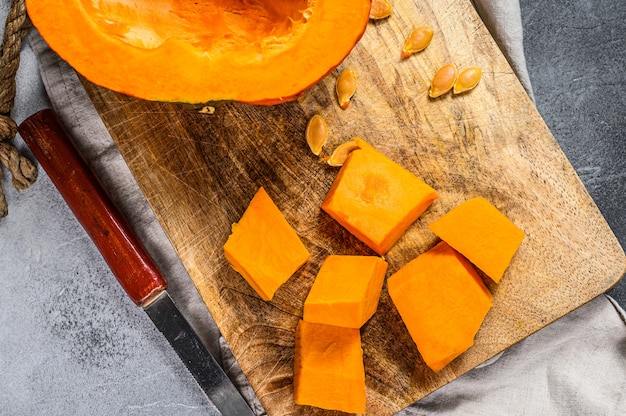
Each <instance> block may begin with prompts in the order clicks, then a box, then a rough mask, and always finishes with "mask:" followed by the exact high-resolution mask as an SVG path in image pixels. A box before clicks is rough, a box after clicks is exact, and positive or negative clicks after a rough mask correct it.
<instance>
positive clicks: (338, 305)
mask: <svg viewBox="0 0 626 416" xmlns="http://www.w3.org/2000/svg"><path fill="white" fill-rule="evenodd" d="M386 271H387V262H386V261H385V260H383V259H382V258H380V257H375V256H339V255H331V256H328V257H327V258H326V259H325V260H324V262H323V263H322V266H321V267H320V270H319V272H318V274H317V276H316V278H315V282H313V286H312V287H311V290H310V292H309V295H308V296H307V298H306V300H305V302H304V316H303V318H304V320H305V321H309V322H317V323H322V324H327V325H336V326H345V327H349V328H360V327H361V326H363V324H364V323H365V322H367V320H368V319H370V318H371V317H372V315H373V314H374V312H376V309H377V308H378V300H379V297H380V291H381V289H382V287H383V281H384V279H385V272H386Z"/></svg>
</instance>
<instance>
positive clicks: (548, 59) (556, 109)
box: [520, 0, 626, 307]
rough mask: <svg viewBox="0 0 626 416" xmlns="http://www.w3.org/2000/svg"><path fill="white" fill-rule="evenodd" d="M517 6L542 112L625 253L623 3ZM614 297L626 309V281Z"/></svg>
mask: <svg viewBox="0 0 626 416" xmlns="http://www.w3.org/2000/svg"><path fill="white" fill-rule="evenodd" d="M520 6H521V9H522V24H523V27H524V49H525V53H526V65H527V67H528V72H529V75H530V79H531V82H532V85H533V91H534V94H535V101H536V104H537V108H538V110H539V112H540V113H541V115H542V117H543V118H544V120H545V121H546V124H547V125H548V127H549V128H550V130H551V131H552V134H553V135H554V137H555V138H556V140H557V142H558V143H559V145H560V146H561V148H562V149H563V152H564V153H565V154H566V155H567V157H568V159H569V160H570V162H571V163H572V165H573V166H574V169H575V170H576V172H577V173H578V175H579V176H580V178H581V180H582V182H583V183H584V184H585V187H586V188H587V190H588V191H589V193H590V195H591V196H592V198H593V199H594V201H595V202H596V204H597V205H598V208H599V209H600V211H601V212H602V214H603V215H604V216H605V218H606V220H607V222H608V223H609V225H610V226H611V228H612V230H613V232H614V233H615V235H616V237H617V239H618V240H619V242H620V244H621V245H622V247H626V1H624V0H575V1H567V0H544V1H535V0H520ZM609 294H610V295H611V296H613V297H614V298H615V299H616V300H617V301H618V302H619V303H620V305H621V306H622V307H626V279H622V280H621V281H620V282H619V283H618V284H617V286H616V287H615V288H613V289H612V290H611V291H610V292H609Z"/></svg>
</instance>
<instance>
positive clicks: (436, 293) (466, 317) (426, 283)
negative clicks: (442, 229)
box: [387, 241, 493, 372]
mask: <svg viewBox="0 0 626 416" xmlns="http://www.w3.org/2000/svg"><path fill="white" fill-rule="evenodd" d="M387 287H388V290H389V295H390V296H391V300H392V301H393V303H394V305H395V306H396V308H397V310H398V312H399V313H400V316H401V317H402V321H403V322H404V324H405V325H406V327H407V329H408V330H409V333H410V334H411V338H413V341H415V344H416V345H417V349H418V351H419V352H420V354H421V356H422V358H423V359H424V362H425V363H426V365H428V367H430V368H431V369H432V370H433V371H435V372H437V371H439V370H441V369H442V368H443V367H445V366H446V365H448V363H450V362H451V361H452V360H453V359H455V358H456V357H458V356H459V355H461V354H462V353H463V352H465V351H466V350H467V349H468V348H470V347H471V346H472V345H473V344H474V337H475V335H476V333H477V332H478V329H479V328H480V326H481V325H482V322H483V320H484V319H485V316H486V315H487V312H488V311H489V309H490V308H491V304H492V301H493V296H492V295H491V293H490V292H489V289H487V287H486V286H485V284H484V283H483V281H482V280H481V278H480V276H479V275H478V273H477V272H476V269H474V267H473V266H472V265H471V263H470V262H468V261H467V259H465V258H464V257H463V256H462V255H461V254H459V253H458V252H457V251H456V250H454V249H453V248H452V247H450V246H449V245H448V244H446V243H445V242H443V241H442V242H440V243H439V244H437V245H436V246H435V247H433V248H431V249H430V250H428V251H426V252H425V253H423V254H421V255H420V256H418V257H417V258H415V259H413V260H411V261H410V262H409V263H407V264H406V265H405V266H404V267H402V268H401V269H400V270H398V271H397V272H396V273H394V274H393V275H392V276H391V277H389V279H388V280H387Z"/></svg>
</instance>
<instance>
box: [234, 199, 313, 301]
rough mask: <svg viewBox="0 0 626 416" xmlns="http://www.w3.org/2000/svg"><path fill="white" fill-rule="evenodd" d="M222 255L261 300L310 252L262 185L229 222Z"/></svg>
mask: <svg viewBox="0 0 626 416" xmlns="http://www.w3.org/2000/svg"><path fill="white" fill-rule="evenodd" d="M224 255H225V256H226V259H227V260H228V262H229V263H230V264H231V266H232V267H233V269H235V270H236V271H237V272H239V274H241V275H242V276H243V277H244V278H245V279H246V281H247V282H248V283H249V284H250V286H252V287H253V288H254V290H255V291H256V292H257V293H258V294H259V296H260V297H261V298H262V299H264V300H271V299H272V297H273V296H274V293H275V292H276V290H277V289H278V288H279V287H280V286H281V285H282V284H283V283H285V282H286V281H287V279H289V278H290V277H291V275H293V274H294V273H295V272H296V270H298V269H299V268H300V267H301V266H302V265H303V264H304V263H306V261H307V260H308V259H309V256H310V254H309V251H308V250H307V249H306V247H305V246H304V244H303V243H302V241H301V240H300V238H299V237H298V235H297V234H296V232H295V231H294V229H293V228H291V226H290V225H289V223H288V222H287V220H286V219H285V217H284V216H283V214H282V213H281V212H280V210H279V209H278V207H277V206H276V204H274V201H272V199H271V198H270V197H269V195H268V194H267V192H266V191H265V189H264V188H263V187H261V188H260V189H259V190H258V191H257V193H256V195H254V197H253V198H252V200H251V201H250V204H249V205H248V208H247V209H246V211H245V212H244V213H243V216H242V217H241V219H240V220H239V222H238V223H236V224H233V227H232V233H231V235H230V236H229V237H228V240H227V241H226V244H224Z"/></svg>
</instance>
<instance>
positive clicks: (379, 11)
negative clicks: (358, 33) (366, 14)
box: [370, 0, 393, 20]
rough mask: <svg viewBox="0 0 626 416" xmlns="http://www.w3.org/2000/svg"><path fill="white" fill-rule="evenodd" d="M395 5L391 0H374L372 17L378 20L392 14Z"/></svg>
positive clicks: (371, 9)
mask: <svg viewBox="0 0 626 416" xmlns="http://www.w3.org/2000/svg"><path fill="white" fill-rule="evenodd" d="M392 11H393V6H392V5H391V3H390V2H389V0H372V7H371V8H370V19H373V20H378V19H384V18H385V17H389V16H391V12H392Z"/></svg>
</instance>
